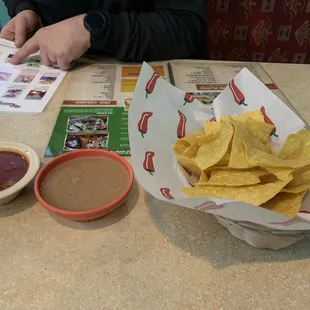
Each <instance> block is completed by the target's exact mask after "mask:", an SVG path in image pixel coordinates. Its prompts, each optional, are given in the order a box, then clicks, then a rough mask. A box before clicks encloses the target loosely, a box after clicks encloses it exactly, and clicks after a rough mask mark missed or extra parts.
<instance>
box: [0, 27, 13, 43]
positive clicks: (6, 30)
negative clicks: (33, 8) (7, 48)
mask: <svg viewBox="0 0 310 310" xmlns="http://www.w3.org/2000/svg"><path fill="white" fill-rule="evenodd" d="M0 38H2V39H6V40H9V41H14V39H15V32H14V26H13V25H12V23H10V22H9V23H8V24H7V25H6V26H4V27H3V28H2V31H1V33H0Z"/></svg>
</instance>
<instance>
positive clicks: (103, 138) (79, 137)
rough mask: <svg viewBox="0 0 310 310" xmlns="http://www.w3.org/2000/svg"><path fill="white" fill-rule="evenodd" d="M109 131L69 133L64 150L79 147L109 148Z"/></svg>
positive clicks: (77, 148)
mask: <svg viewBox="0 0 310 310" xmlns="http://www.w3.org/2000/svg"><path fill="white" fill-rule="evenodd" d="M108 143H109V133H108V132H107V133H91V134H87V133H75V134H73V133H68V134H67V136H66V140H65V143H64V150H65V151H68V150H79V149H107V148H108Z"/></svg>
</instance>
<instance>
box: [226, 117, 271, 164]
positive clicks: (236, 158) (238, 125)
mask: <svg viewBox="0 0 310 310" xmlns="http://www.w3.org/2000/svg"><path fill="white" fill-rule="evenodd" d="M232 124H233V126H234V128H235V134H234V138H233V142H232V149H231V154H230V160H229V164H228V166H229V167H231V168H236V169H247V168H250V167H255V166H259V165H251V164H250V163H249V162H248V160H247V156H246V149H245V146H244V144H247V146H248V147H249V148H251V150H256V149H259V150H261V151H264V152H267V153H270V152H271V150H270V147H269V146H267V145H266V144H263V143H262V142H261V141H260V140H259V139H258V138H256V137H254V136H253V135H251V133H250V132H249V130H248V127H247V126H246V125H245V124H243V123H242V122H240V121H232ZM262 125H264V124H262Z"/></svg>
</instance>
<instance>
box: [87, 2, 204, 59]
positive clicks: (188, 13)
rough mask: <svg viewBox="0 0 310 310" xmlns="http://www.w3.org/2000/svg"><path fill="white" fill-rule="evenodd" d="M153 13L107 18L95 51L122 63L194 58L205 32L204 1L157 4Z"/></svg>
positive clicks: (122, 13)
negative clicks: (106, 27) (108, 55)
mask: <svg viewBox="0 0 310 310" xmlns="http://www.w3.org/2000/svg"><path fill="white" fill-rule="evenodd" d="M155 3H156V4H155V10H154V11H153V12H121V13H120V14H118V15H111V14H108V13H107V12H103V13H105V14H106V15H107V18H108V21H109V23H108V24H109V26H108V29H107V31H106V33H105V35H104V36H103V38H102V40H101V41H100V42H92V43H93V44H92V47H93V49H94V50H98V51H101V52H103V53H107V54H110V55H113V56H114V57H116V59H117V60H121V61H137V62H140V61H144V60H145V61H152V60H168V59H173V58H192V57H197V56H198V55H199V52H203V51H202V50H203V49H204V42H205V31H206V1H205V0H156V1H155Z"/></svg>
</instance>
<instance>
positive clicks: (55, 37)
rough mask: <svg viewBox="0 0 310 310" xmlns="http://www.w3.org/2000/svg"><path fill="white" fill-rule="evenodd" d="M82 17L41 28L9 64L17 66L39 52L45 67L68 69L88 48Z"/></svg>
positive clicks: (86, 32) (88, 35) (88, 38)
mask: <svg viewBox="0 0 310 310" xmlns="http://www.w3.org/2000/svg"><path fill="white" fill-rule="evenodd" d="M84 16H85V14H83V15H79V16H75V17H73V18H69V19H66V20H64V21H62V22H60V23H57V24H54V25H52V26H48V27H44V28H41V29H40V30H39V31H37V33H36V34H35V35H34V36H33V37H32V38H31V39H30V40H29V41H27V42H26V43H25V45H24V46H23V47H22V48H21V49H20V50H19V51H18V52H17V53H16V54H15V56H14V57H13V58H12V60H11V63H12V64H15V65H17V64H19V63H21V62H23V60H24V59H25V58H27V57H28V56H29V55H31V54H34V53H36V52H37V51H39V50H40V55H41V60H42V62H43V64H45V65H46V66H50V65H54V66H55V65H57V66H58V67H59V68H60V69H62V70H68V69H70V68H71V67H72V65H73V63H74V61H75V60H76V59H78V58H79V57H80V56H82V55H83V54H85V52H86V51H87V50H88V49H89V48H90V33H89V32H88V31H87V30H86V28H85V27H84V22H83V20H84Z"/></svg>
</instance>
